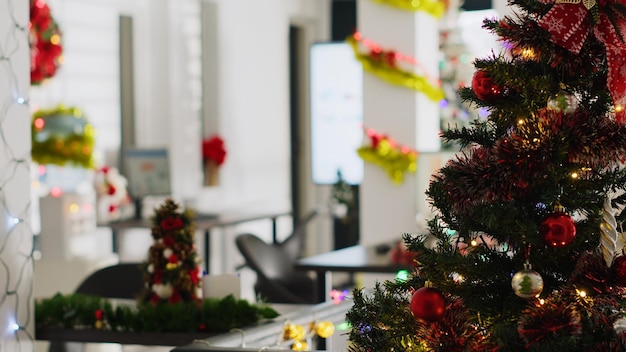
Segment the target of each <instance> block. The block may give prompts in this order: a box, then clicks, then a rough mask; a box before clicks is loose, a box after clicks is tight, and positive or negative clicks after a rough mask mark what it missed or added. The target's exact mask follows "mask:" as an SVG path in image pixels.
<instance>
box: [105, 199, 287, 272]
mask: <svg viewBox="0 0 626 352" xmlns="http://www.w3.org/2000/svg"><path fill="white" fill-rule="evenodd" d="M288 215H291V212H287V211H276V212H271V211H245V210H242V211H241V212H231V213H223V214H215V215H210V216H206V215H203V214H200V215H199V216H198V217H197V218H196V219H194V223H195V228H196V230H200V231H204V253H205V257H206V258H204V270H205V271H206V272H207V273H210V272H211V270H210V269H211V268H210V258H209V256H210V253H211V230H212V229H214V228H219V227H229V226H235V225H239V224H242V223H246V222H252V221H257V220H265V219H269V220H271V221H272V240H273V242H274V243H276V242H277V241H278V239H277V237H276V236H277V230H278V229H277V225H276V219H278V218H279V217H281V216H288ZM152 225H153V224H152V221H151V220H149V219H129V220H120V221H112V222H110V223H108V224H107V226H108V227H109V228H111V238H112V241H113V243H112V245H113V252H115V253H118V251H119V248H118V247H119V245H118V243H119V241H118V236H119V235H120V232H122V231H123V230H126V229H131V228H147V229H149V228H151V227H152Z"/></svg>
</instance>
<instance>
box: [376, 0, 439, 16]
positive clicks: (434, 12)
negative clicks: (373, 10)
mask: <svg viewBox="0 0 626 352" xmlns="http://www.w3.org/2000/svg"><path fill="white" fill-rule="evenodd" d="M374 1H376V2H378V3H381V4H385V5H389V6H393V7H396V8H399V9H401V10H406V11H423V12H426V13H428V14H429V15H431V16H433V17H435V18H439V17H441V16H442V15H443V13H444V12H445V11H446V5H445V3H444V2H443V1H440V0H434V1H433V0H374Z"/></svg>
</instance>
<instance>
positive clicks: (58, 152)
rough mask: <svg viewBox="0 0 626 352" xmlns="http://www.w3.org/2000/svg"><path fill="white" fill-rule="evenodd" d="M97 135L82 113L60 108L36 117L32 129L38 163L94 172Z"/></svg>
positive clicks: (34, 156) (33, 157)
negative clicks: (76, 167) (71, 166)
mask: <svg viewBox="0 0 626 352" xmlns="http://www.w3.org/2000/svg"><path fill="white" fill-rule="evenodd" d="M95 136H96V131H95V129H94V127H93V126H92V125H91V124H90V123H89V122H88V121H87V119H86V118H85V116H84V115H83V113H82V111H81V110H80V109H78V108H76V107H65V106H63V105H59V106H57V107H56V108H53V109H47V110H46V109H43V110H38V111H36V112H35V113H33V121H32V125H31V137H32V150H31V157H32V159H33V161H34V162H36V163H39V164H41V165H47V164H54V165H59V166H65V165H66V164H73V165H74V166H78V167H83V168H86V169H92V168H94V167H95V161H94V159H93V148H94V143H95Z"/></svg>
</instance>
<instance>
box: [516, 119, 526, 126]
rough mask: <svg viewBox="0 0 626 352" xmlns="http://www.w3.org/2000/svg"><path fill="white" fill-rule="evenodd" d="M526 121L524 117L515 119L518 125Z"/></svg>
mask: <svg viewBox="0 0 626 352" xmlns="http://www.w3.org/2000/svg"><path fill="white" fill-rule="evenodd" d="M525 122H526V121H525V120H524V119H519V120H517V124H518V125H523V124H524V123H525Z"/></svg>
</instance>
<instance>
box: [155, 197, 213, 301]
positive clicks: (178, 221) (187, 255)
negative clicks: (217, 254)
mask: <svg viewBox="0 0 626 352" xmlns="http://www.w3.org/2000/svg"><path fill="white" fill-rule="evenodd" d="M193 215H194V214H193V211H192V210H191V209H185V210H181V209H180V206H179V205H178V204H177V203H176V202H175V201H173V200H172V199H169V198H168V199H166V200H165V202H164V203H163V204H162V205H161V206H160V207H159V208H158V209H155V214H154V216H153V218H152V222H153V226H152V228H151V233H152V238H153V239H154V243H153V244H152V246H150V249H149V250H148V258H147V260H146V261H145V262H144V263H143V268H144V272H145V275H144V276H145V280H146V290H145V293H144V297H143V301H146V302H153V303H155V304H161V303H178V302H181V301H182V302H191V301H197V300H201V299H202V297H201V294H202V292H201V287H200V285H201V284H200V277H201V273H202V271H201V269H200V260H199V257H198V255H197V252H196V246H195V244H194V234H195V227H194V224H193V221H192V219H193Z"/></svg>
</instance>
